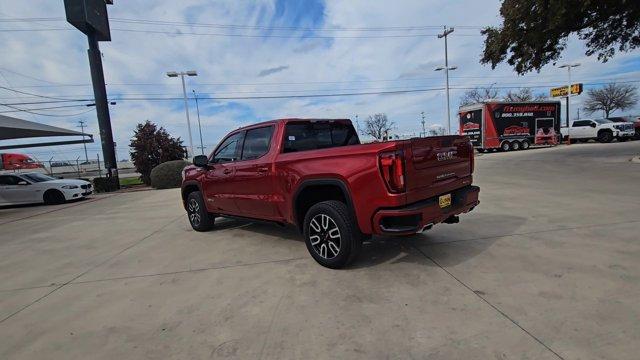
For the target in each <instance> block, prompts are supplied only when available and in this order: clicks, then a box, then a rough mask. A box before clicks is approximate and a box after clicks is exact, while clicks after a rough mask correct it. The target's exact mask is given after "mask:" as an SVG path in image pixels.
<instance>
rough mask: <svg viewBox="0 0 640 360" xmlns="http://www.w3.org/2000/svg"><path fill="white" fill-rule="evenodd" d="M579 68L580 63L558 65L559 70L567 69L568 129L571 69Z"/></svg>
mask: <svg viewBox="0 0 640 360" xmlns="http://www.w3.org/2000/svg"><path fill="white" fill-rule="evenodd" d="M578 66H580V63H573V64H564V65H560V66H559V68H560V69H564V68H566V69H567V73H568V74H569V84H568V85H567V120H566V121H567V127H569V114H570V113H569V106H570V102H571V100H570V99H571V68H575V67H578Z"/></svg>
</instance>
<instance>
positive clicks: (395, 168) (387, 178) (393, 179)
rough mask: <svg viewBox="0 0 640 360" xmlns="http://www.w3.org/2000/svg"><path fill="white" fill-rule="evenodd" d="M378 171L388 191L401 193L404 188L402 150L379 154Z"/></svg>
mask: <svg viewBox="0 0 640 360" xmlns="http://www.w3.org/2000/svg"><path fill="white" fill-rule="evenodd" d="M379 159H380V172H381V173H382V178H383V179H384V182H385V184H386V185H387V188H388V189H389V192H391V193H401V192H404V190H405V176H404V156H403V154H402V151H393V152H385V153H381V154H380V157H379Z"/></svg>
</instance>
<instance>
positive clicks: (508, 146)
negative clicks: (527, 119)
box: [500, 141, 511, 151]
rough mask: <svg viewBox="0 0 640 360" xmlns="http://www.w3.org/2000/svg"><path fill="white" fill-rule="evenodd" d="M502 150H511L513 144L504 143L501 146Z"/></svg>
mask: <svg viewBox="0 0 640 360" xmlns="http://www.w3.org/2000/svg"><path fill="white" fill-rule="evenodd" d="M500 150H502V151H509V150H511V144H510V143H509V142H508V141H505V142H503V143H502V145H500Z"/></svg>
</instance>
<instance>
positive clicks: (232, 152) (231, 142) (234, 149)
mask: <svg viewBox="0 0 640 360" xmlns="http://www.w3.org/2000/svg"><path fill="white" fill-rule="evenodd" d="M243 135H244V132H239V133H236V134H233V135H231V136H229V137H228V138H226V139H225V140H224V141H223V142H222V144H220V146H218V148H217V149H216V152H215V154H213V159H212V162H213V163H216V164H219V163H225V162H231V161H236V160H238V154H239V152H240V146H239V145H240V144H241V143H242V138H243Z"/></svg>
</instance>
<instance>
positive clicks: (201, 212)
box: [187, 191, 216, 231]
mask: <svg viewBox="0 0 640 360" xmlns="http://www.w3.org/2000/svg"><path fill="white" fill-rule="evenodd" d="M187 216H188V217H189V224H191V227H192V228H193V230H195V231H208V230H211V229H212V228H213V225H214V223H215V219H216V218H215V215H213V214H210V213H209V212H207V208H206V207H205V206H204V200H202V194H201V193H200V191H193V192H191V193H189V196H187Z"/></svg>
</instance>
